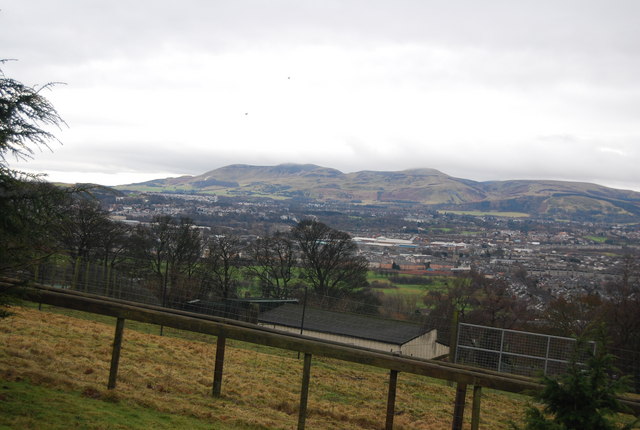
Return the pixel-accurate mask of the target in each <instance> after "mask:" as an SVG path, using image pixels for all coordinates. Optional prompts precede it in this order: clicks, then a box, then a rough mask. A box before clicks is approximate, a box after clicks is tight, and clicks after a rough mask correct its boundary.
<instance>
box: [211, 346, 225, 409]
mask: <svg viewBox="0 0 640 430" xmlns="http://www.w3.org/2000/svg"><path fill="white" fill-rule="evenodd" d="M226 345H227V338H226V337H224V336H218V342H217V343H216V364H215V369H214V370H213V391H212V394H213V397H220V395H221V393H222V373H223V369H224V350H225V348H226Z"/></svg>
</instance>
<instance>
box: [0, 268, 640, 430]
mask: <svg viewBox="0 0 640 430" xmlns="http://www.w3.org/2000/svg"><path fill="white" fill-rule="evenodd" d="M14 283H15V281H13V280H3V281H0V284H4V285H8V284H14ZM24 290H25V296H26V298H28V299H29V300H32V301H34V302H38V303H45V304H50V305H54V306H60V307H65V308H70V309H76V310H81V311H85V312H92V313H96V314H101V315H107V316H112V317H116V318H117V323H116V329H115V337H114V342H113V351H112V359H111V369H110V373H109V380H108V384H107V387H108V388H109V389H114V388H115V387H116V382H117V374H118V363H119V357H120V349H121V346H122V340H123V331H124V324H125V320H127V319H128V320H133V321H140V322H145V323H150V324H157V325H160V326H166V327H173V328H176V329H181V330H187V331H192V332H197V333H204V334H210V335H214V336H217V348H216V357H215V368H214V372H213V384H212V395H213V396H214V397H219V396H220V395H221V392H222V382H223V374H224V354H225V343H226V339H236V340H239V341H244V342H251V343H254V344H260V345H265V346H270V347H275V348H280V349H286V350H291V351H298V352H301V353H304V364H303V377H302V386H301V391H300V408H299V415H298V429H304V426H305V419H306V407H307V399H308V392H309V379H310V371H311V364H312V358H313V356H314V355H315V356H322V357H330V358H335V359H339V360H343V361H349V362H355V363H360V364H365V365H369V366H375V367H379V368H383V369H388V370H389V391H388V398H387V413H386V422H385V428H386V429H392V428H393V417H394V412H395V395H396V382H397V378H398V373H399V372H407V373H412V374H416V375H422V376H427V377H431V378H437V379H442V380H446V381H451V382H453V383H456V384H457V388H456V396H455V404H454V405H453V419H452V429H453V430H458V429H461V428H462V422H463V417H464V407H465V397H466V392H467V387H468V386H473V401H472V416H471V428H472V429H473V430H476V429H478V428H479V422H480V411H481V396H482V388H483V387H487V388H492V389H496V390H500V391H506V392H512V393H530V392H532V391H536V390H539V389H540V388H541V385H540V384H538V383H537V382H535V381H534V380H532V379H530V378H527V377H522V376H516V375H505V374H501V373H497V372H494V371H490V370H484V369H479V368H472V367H466V366H462V365H456V364H452V363H447V362H442V361H433V360H421V359H415V358H409V357H402V356H397V355H393V354H390V353H384V352H380V351H373V350H368V349H365V348H357V347H350V346H346V345H344V344H339V343H332V342H327V341H320V340H317V339H312V338H308V337H305V336H300V335H294V334H283V333H282V332H278V331H275V330H271V329H268V328H264V327H260V326H256V325H252V324H248V323H243V322H241V321H235V320H228V319H223V318H218V317H212V316H208V315H201V314H194V313H189V312H184V311H178V310H173V309H166V308H161V307H157V306H153V305H144V304H140V303H135V302H127V301H123V300H118V299H108V298H104V297H101V296H95V295H91V294H86V293H80V292H76V291H69V290H64V289H59V288H51V287H46V286H40V285H38V286H30V287H28V288H25V289H24ZM621 400H622V402H623V404H625V405H626V406H628V407H629V408H630V409H631V410H632V411H633V413H635V414H636V415H640V402H638V401H637V400H634V399H631V398H626V397H622V398H621Z"/></svg>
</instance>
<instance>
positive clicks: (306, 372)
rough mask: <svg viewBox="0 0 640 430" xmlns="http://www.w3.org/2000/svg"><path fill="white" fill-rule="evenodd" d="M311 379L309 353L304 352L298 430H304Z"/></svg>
mask: <svg viewBox="0 0 640 430" xmlns="http://www.w3.org/2000/svg"><path fill="white" fill-rule="evenodd" d="M310 379H311V354H309V353H306V352H305V353H304V367H303V369H302V389H301V390H300V411H299V413H298V430H304V424H305V420H306V419H307V401H308V400H309V381H310Z"/></svg>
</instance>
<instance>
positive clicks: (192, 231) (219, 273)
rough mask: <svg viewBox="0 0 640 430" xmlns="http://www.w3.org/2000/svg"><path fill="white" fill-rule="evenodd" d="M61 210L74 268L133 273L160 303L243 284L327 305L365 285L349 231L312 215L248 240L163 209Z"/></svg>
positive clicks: (222, 293) (86, 206)
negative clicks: (141, 214)
mask: <svg viewBox="0 0 640 430" xmlns="http://www.w3.org/2000/svg"><path fill="white" fill-rule="evenodd" d="M64 212H65V216H64V221H63V222H62V223H61V226H60V229H59V251H58V253H57V255H60V254H66V255H67V256H68V258H69V260H70V261H71V264H72V266H73V269H72V272H74V273H78V272H79V273H83V270H81V269H80V270H78V268H77V267H80V266H82V267H84V265H86V264H88V263H91V264H99V265H101V266H102V267H104V269H105V273H106V272H107V271H108V272H109V273H116V272H117V273H120V274H121V275H122V274H126V276H127V277H128V278H129V279H133V278H135V279H137V280H138V282H139V284H140V285H141V286H143V287H144V288H146V289H148V290H150V291H152V292H153V294H154V295H155V296H156V297H157V298H158V301H159V302H160V303H161V304H163V305H170V304H172V303H176V302H185V301H188V300H194V299H207V300H225V299H230V298H235V297H237V296H238V294H239V287H240V286H244V287H245V289H250V290H252V292H254V294H259V295H261V296H262V297H265V298H278V299H286V298H291V297H292V296H294V295H296V296H300V295H301V291H303V290H304V288H308V289H309V292H310V293H311V295H312V297H315V298H318V300H317V301H318V302H321V303H322V304H325V305H329V304H331V303H329V302H328V301H327V300H326V297H332V298H344V297H349V296H362V295H363V294H366V291H368V287H369V285H368V283H367V279H366V274H367V269H368V263H367V261H366V259H365V258H364V257H362V256H360V255H359V254H358V249H357V246H356V244H355V243H354V242H353V241H352V240H351V237H350V236H349V235H348V234H347V233H344V232H341V231H338V230H335V229H333V228H331V227H329V226H327V225H325V224H323V223H320V222H317V221H312V220H305V221H302V222H300V223H298V224H297V225H294V226H292V228H291V229H290V231H288V232H280V233H275V234H272V235H265V236H262V237H258V238H257V239H249V238H246V237H240V236H238V235H235V234H234V233H232V232H229V231H212V230H210V229H207V228H201V227H198V226H196V225H195V224H194V223H193V221H192V220H191V219H189V218H181V217H171V216H168V215H161V216H156V217H154V218H153V220H152V221H151V222H150V223H143V224H138V225H136V226H134V227H131V226H129V225H127V224H125V223H121V222H116V221H112V220H111V219H109V217H108V214H107V212H105V211H104V210H103V209H102V208H101V207H100V205H99V203H98V202H97V201H96V200H93V199H87V198H76V199H72V200H71V201H69V202H67V203H66V204H65V209H64ZM321 298H322V299H321Z"/></svg>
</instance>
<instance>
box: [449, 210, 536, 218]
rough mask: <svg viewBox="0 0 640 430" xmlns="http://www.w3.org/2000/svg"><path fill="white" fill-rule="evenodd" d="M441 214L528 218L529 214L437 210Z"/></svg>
mask: <svg viewBox="0 0 640 430" xmlns="http://www.w3.org/2000/svg"><path fill="white" fill-rule="evenodd" d="M438 212H439V213H441V214H448V213H449V214H454V215H471V216H497V217H507V218H528V217H529V216H530V215H529V214H527V213H524V212H483V211H438Z"/></svg>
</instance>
